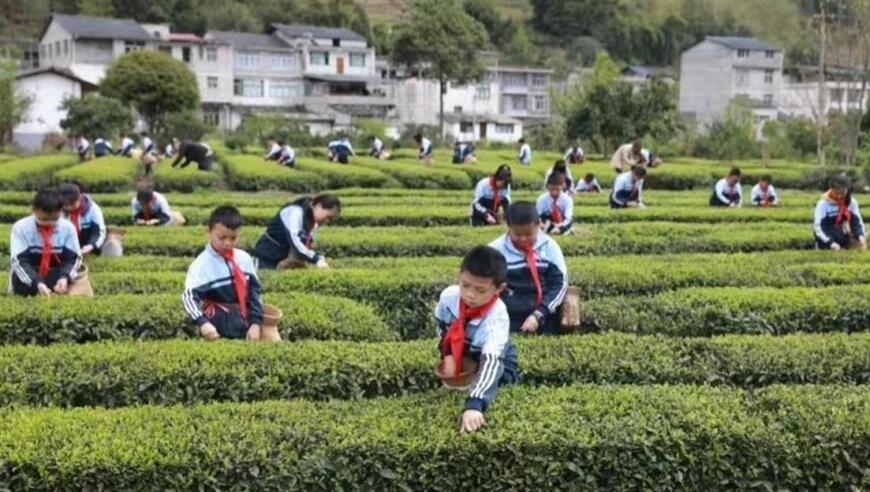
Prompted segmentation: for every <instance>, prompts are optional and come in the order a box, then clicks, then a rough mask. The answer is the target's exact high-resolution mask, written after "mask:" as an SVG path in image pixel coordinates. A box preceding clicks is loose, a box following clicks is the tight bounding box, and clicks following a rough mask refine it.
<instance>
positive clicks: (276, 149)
mask: <svg viewBox="0 0 870 492" xmlns="http://www.w3.org/2000/svg"><path fill="white" fill-rule="evenodd" d="M280 157H281V146H280V145H278V144H272V147H271V148H270V149H269V152H266V155H265V156H264V159H266V160H267V161H277V160H278V158H280Z"/></svg>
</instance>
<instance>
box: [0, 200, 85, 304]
mask: <svg viewBox="0 0 870 492" xmlns="http://www.w3.org/2000/svg"><path fill="white" fill-rule="evenodd" d="M62 211H63V202H62V201H61V198H60V194H58V192H57V191H55V190H42V191H40V192H39V193H37V194H36V197H34V199H33V214H32V215H29V216H27V217H25V218H23V219H21V220H19V221H18V222H16V223H15V224H14V225H13V226H12V233H11V239H10V242H9V252H10V257H11V258H10V270H11V277H12V278H11V281H10V284H9V286H10V289H11V290H12V292H13V293H15V294H16V295H20V296H33V295H36V294H39V295H43V296H50V295H52V294H53V293H54V294H66V293H67V291H68V290H69V287H70V284H71V283H72V281H73V280H74V279H75V277H76V274H77V273H78V269H79V267H81V265H82V253H81V249H80V248H79V239H78V235H77V233H76V230H75V227H74V226H73V225H72V223H71V222H70V221H68V220H66V219H64V218H62V217H61V212H62Z"/></svg>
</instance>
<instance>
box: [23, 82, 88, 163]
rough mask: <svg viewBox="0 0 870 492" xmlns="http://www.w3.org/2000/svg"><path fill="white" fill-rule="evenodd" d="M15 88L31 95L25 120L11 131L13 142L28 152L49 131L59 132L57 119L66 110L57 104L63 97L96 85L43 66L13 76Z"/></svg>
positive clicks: (78, 95)
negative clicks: (30, 103) (31, 100)
mask: <svg viewBox="0 0 870 492" xmlns="http://www.w3.org/2000/svg"><path fill="white" fill-rule="evenodd" d="M16 83H17V85H18V88H19V89H20V90H21V91H22V92H23V93H25V94H28V95H30V96H31V97H32V98H33V104H32V105H31V107H30V110H29V111H28V114H27V116H26V118H25V121H24V122H23V123H21V124H20V125H18V126H16V127H15V129H14V130H13V132H12V133H13V139H14V143H15V145H17V146H19V147H20V148H21V149H23V150H25V151H28V152H36V151H39V150H40V149H41V147H42V141H43V138H45V136H46V135H47V134H49V133H63V129H61V127H60V122H61V120H63V119H64V118H66V112H65V111H62V110H61V109H60V105H61V103H62V102H63V100H64V99H66V98H67V97H74V98H81V97H83V96H84V95H86V94H87V93H89V92H93V91H96V89H97V86H96V85H94V84H92V83H90V82H88V81H86V80H84V79H82V78H80V77H77V76H76V75H74V74H73V73H72V72H70V71H69V70H68V69H63V68H54V67H46V68H40V69H37V70H33V71H29V72H27V73H22V74H19V75H18V76H16Z"/></svg>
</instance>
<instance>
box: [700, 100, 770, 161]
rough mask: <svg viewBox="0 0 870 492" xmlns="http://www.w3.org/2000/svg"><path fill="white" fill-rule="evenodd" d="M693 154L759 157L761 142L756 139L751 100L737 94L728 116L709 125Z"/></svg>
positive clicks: (715, 157) (727, 157)
mask: <svg viewBox="0 0 870 492" xmlns="http://www.w3.org/2000/svg"><path fill="white" fill-rule="evenodd" d="M692 154H693V155H695V156H697V157H707V158H712V159H723V160H734V159H746V158H752V157H758V156H759V155H760V145H759V143H758V141H757V140H756V139H755V129H754V127H753V117H752V104H751V103H750V101H749V99H748V98H746V97H735V98H734V99H733V100H732V101H731V103H730V104H729V105H728V109H727V110H726V111H725V115H724V116H723V117H722V118H721V119H719V120H717V121H714V122H713V123H712V124H711V125H709V127H708V128H707V129H706V131H705V133H704V135H702V136H700V137H699V138H698V139H697V140H696V141H695V148H694V150H693V152H692Z"/></svg>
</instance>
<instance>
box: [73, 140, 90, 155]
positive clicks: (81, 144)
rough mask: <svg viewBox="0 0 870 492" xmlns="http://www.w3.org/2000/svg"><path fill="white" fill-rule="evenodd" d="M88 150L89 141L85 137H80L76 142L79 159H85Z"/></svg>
mask: <svg viewBox="0 0 870 492" xmlns="http://www.w3.org/2000/svg"><path fill="white" fill-rule="evenodd" d="M90 150H91V142H89V141H88V139H86V138H85V137H82V138H80V139H79V141H78V142H77V143H76V152H77V153H78V154H79V157H80V158H81V159H87V157H88V152H89V151H90Z"/></svg>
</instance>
